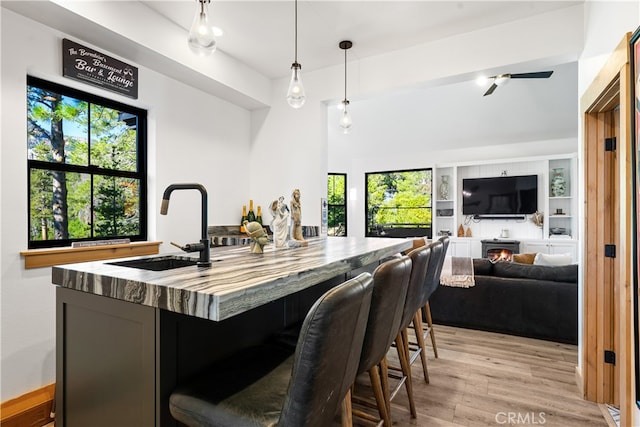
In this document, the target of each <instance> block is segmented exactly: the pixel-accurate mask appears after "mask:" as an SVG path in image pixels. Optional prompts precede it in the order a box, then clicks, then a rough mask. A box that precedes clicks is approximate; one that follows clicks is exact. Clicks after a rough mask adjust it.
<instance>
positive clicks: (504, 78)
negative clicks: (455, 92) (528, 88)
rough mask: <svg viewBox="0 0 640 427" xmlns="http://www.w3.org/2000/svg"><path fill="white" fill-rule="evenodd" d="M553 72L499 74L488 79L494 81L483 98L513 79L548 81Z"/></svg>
mask: <svg viewBox="0 0 640 427" xmlns="http://www.w3.org/2000/svg"><path fill="white" fill-rule="evenodd" d="M551 74H553V71H539V72H535V73H516V74H498V75H497V76H491V77H488V78H487V80H490V81H493V83H492V84H491V86H490V87H489V89H487V91H486V92H485V93H484V95H483V96H487V95H491V94H492V93H493V91H494V90H496V88H497V87H498V86H503V85H505V84H507V83H508V82H509V80H511V79H548V78H549V77H551Z"/></svg>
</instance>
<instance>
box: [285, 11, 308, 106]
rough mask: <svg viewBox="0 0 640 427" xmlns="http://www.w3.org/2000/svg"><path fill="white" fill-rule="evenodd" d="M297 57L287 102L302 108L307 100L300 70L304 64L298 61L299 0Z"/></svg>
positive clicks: (296, 37)
mask: <svg viewBox="0 0 640 427" xmlns="http://www.w3.org/2000/svg"><path fill="white" fill-rule="evenodd" d="M294 54H295V59H294V61H293V64H291V80H290V81H289V89H288V90H287V102H288V103H289V105H290V106H292V107H293V108H300V107H302V106H303V105H304V101H305V100H306V98H305V95H304V87H303V86H302V76H301V75H300V70H301V69H302V65H300V64H299V63H298V0H295V51H294Z"/></svg>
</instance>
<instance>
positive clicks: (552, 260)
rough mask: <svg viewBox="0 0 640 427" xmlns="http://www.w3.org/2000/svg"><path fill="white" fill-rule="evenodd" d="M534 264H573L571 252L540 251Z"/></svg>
mask: <svg viewBox="0 0 640 427" xmlns="http://www.w3.org/2000/svg"><path fill="white" fill-rule="evenodd" d="M533 264H534V265H547V266H554V265H569V264H571V254H543V253H538V254H537V255H536V257H535V259H534V260H533Z"/></svg>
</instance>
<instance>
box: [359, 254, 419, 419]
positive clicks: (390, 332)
mask: <svg viewBox="0 0 640 427" xmlns="http://www.w3.org/2000/svg"><path fill="white" fill-rule="evenodd" d="M411 268H412V266H411V259H410V258H409V257H407V256H402V257H399V258H394V259H390V260H389V261H386V262H385V263H383V264H381V265H379V266H378V267H377V268H376V269H375V271H374V272H373V296H372V298H371V309H370V310H369V319H368V321H367V329H366V332H365V336H364V343H363V345H362V353H361V355H360V364H359V366H358V376H360V375H362V374H364V373H365V372H368V374H369V380H370V383H371V388H372V390H373V394H374V397H375V400H376V405H375V406H377V409H378V413H379V415H380V419H377V418H375V417H374V416H373V415H371V414H369V413H367V412H365V411H363V410H360V409H356V408H352V413H353V415H355V416H357V417H360V418H364V419H366V420H369V421H373V422H378V421H380V420H382V421H384V425H385V426H388V427H391V414H390V412H389V409H390V403H389V400H390V396H389V385H388V377H387V375H388V370H387V351H388V350H389V348H390V347H391V344H392V343H393V341H394V339H395V338H396V336H397V335H398V332H399V330H400V321H401V320H402V307H403V305H404V303H405V300H406V296H407V288H408V286H409V277H410V275H411ZM383 384H385V385H383ZM352 401H353V402H354V403H360V404H363V405H365V406H368V404H369V400H368V399H364V398H362V396H360V395H356V394H352ZM371 406H374V405H371Z"/></svg>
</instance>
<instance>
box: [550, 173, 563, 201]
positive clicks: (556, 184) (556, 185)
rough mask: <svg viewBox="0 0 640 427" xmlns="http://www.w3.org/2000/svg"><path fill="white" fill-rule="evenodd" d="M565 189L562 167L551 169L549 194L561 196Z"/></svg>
mask: <svg viewBox="0 0 640 427" xmlns="http://www.w3.org/2000/svg"><path fill="white" fill-rule="evenodd" d="M566 191H567V181H566V180H565V178H564V168H555V169H553V175H552V176H551V195H552V196H553V197H562V196H564V195H565V193H566Z"/></svg>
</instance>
